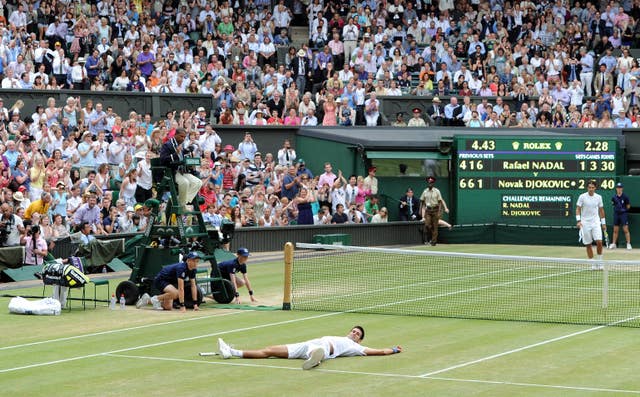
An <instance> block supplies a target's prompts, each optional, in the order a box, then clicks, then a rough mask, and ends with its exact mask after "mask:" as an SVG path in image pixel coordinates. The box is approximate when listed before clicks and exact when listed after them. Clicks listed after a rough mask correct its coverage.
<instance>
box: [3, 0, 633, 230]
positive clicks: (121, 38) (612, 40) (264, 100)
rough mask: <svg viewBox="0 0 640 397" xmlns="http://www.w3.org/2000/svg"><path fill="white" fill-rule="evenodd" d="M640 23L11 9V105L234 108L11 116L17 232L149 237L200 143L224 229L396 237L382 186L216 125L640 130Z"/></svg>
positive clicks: (363, 10)
mask: <svg viewBox="0 0 640 397" xmlns="http://www.w3.org/2000/svg"><path fill="white" fill-rule="evenodd" d="M639 18H640V0H633V1H631V0H623V1H621V2H597V3H596V2H585V3H582V2H580V1H573V2H570V1H563V0H556V1H554V2H552V1H549V0H541V1H538V2H531V1H528V0H525V1H514V2H507V1H502V0H490V1H486V0H469V1H455V2H454V1H453V0H438V1H423V0H418V1H409V0H390V1H389V0H382V1H380V2H378V1H370V0H364V1H351V2H348V3H347V2H341V1H337V0H327V1H321V0H311V2H310V3H309V4H306V2H304V1H300V0H278V1H277V4H276V3H271V2H270V1H266V0H231V1H228V0H221V1H218V2H209V1H206V0H188V1H184V0H181V1H166V2H163V1H161V0H155V1H146V0H144V1H143V0H132V1H126V2H125V1H119V0H103V1H98V2H89V1H87V0H78V1H76V2H69V1H64V0H63V1H56V0H40V1H33V2H16V3H14V2H11V3H8V2H6V1H4V0H2V1H0V33H1V34H2V40H1V42H0V74H1V77H2V82H1V86H2V88H3V89H21V90H61V89H74V90H85V91H88V90H92V91H103V90H115V91H132V92H155V93H181V94H182V93H185V94H204V95H211V96H212V97H213V99H214V101H213V103H214V104H215V105H214V106H213V108H212V109H204V108H199V109H188V110H182V111H180V112H179V113H177V112H173V111H172V112H168V113H167V114H166V117H164V118H163V119H162V120H152V118H151V116H150V115H149V114H146V115H140V114H138V113H136V112H133V111H132V112H131V113H129V114H115V113H114V112H113V110H112V108H111V106H110V105H112V104H108V103H105V104H102V103H93V101H92V100H84V101H82V102H81V101H80V99H79V98H76V97H73V96H69V97H68V99H67V100H66V101H65V102H64V103H56V100H55V99H53V98H49V100H48V101H47V103H46V104H45V103H43V104H41V106H39V107H38V108H37V110H36V112H35V113H33V114H32V115H25V114H21V113H20V110H21V109H22V106H21V103H20V101H18V103H16V104H14V105H13V106H11V107H10V108H7V107H6V106H9V104H4V103H2V102H1V100H0V137H1V139H2V147H1V149H2V162H0V167H2V169H1V171H2V176H1V177H0V186H1V187H2V188H3V189H4V193H3V195H2V199H1V201H2V202H3V208H5V207H6V208H5V209H6V211H5V210H3V213H4V214H7V213H8V212H10V213H14V214H16V215H18V216H19V217H20V219H21V220H24V221H27V222H31V223H32V224H38V223H43V224H44V223H46V222H48V223H50V225H49V226H50V229H51V233H50V234H51V235H52V236H55V230H59V232H60V233H63V232H64V230H66V232H68V231H69V230H70V228H74V227H76V226H77V225H80V224H82V223H83V222H90V223H91V224H94V226H93V228H94V233H113V232H117V231H136V230H139V229H141V228H143V227H144V222H145V211H148V209H147V208H145V207H144V206H143V205H140V204H137V203H143V202H144V199H146V198H148V197H149V195H150V194H151V180H150V171H149V161H150V159H151V158H153V157H154V156H156V155H157V154H158V152H159V149H160V146H161V145H162V143H163V142H164V141H166V139H168V138H170V137H171V136H172V134H173V133H175V130H176V128H179V127H183V128H185V129H186V130H187V131H188V132H189V136H188V139H187V142H186V143H185V144H186V145H190V146H194V149H195V150H194V153H195V154H196V155H199V156H202V157H203V165H202V167H201V169H200V170H199V175H200V177H201V178H203V180H204V182H205V183H204V184H203V190H202V191H201V194H202V196H203V197H204V198H205V201H206V204H205V205H204V207H203V209H206V211H207V213H208V215H207V219H208V220H209V222H211V223H213V224H217V223H219V221H220V218H222V217H228V218H230V219H231V220H233V221H234V222H235V223H236V224H237V225H243V226H245V225H281V224H289V223H293V222H297V223H302V224H306V223H315V222H320V223H323V222H324V223H326V222H329V223H330V222H334V221H335V222H339V221H342V220H345V219H346V221H351V222H353V221H354V220H360V221H379V220H384V219H385V217H386V210H385V211H383V210H382V209H380V211H377V203H376V200H377V199H376V196H375V194H376V189H377V185H376V187H375V188H374V185H373V184H372V182H371V181H372V179H371V178H373V179H375V177H374V176H373V175H372V174H370V175H368V176H367V178H369V182H367V178H363V177H358V176H350V177H349V179H348V180H346V178H344V176H342V175H341V174H340V173H338V175H334V179H335V180H333V179H332V180H331V181H328V180H326V178H325V179H323V178H322V177H320V178H315V179H314V175H313V174H312V173H311V171H310V170H308V169H306V168H305V167H304V162H303V161H301V160H300V159H299V157H296V156H295V155H294V154H289V155H288V157H286V158H281V157H280V152H283V153H289V152H287V151H286V150H285V149H286V147H283V148H282V149H281V150H280V151H279V152H278V153H273V154H269V153H265V154H264V155H263V154H262V153H260V152H259V150H258V148H257V146H256V144H255V142H253V140H252V137H251V136H250V135H248V137H247V138H246V139H245V140H243V141H242V142H240V143H239V144H238V143H234V142H227V141H224V142H223V138H224V137H220V136H219V135H218V134H217V133H216V132H215V130H214V127H215V125H217V124H233V125H279V124H281V125H324V126H335V125H339V126H352V125H367V126H375V125H379V124H381V122H382V120H381V119H382V118H381V117H380V100H379V99H378V97H380V96H394V95H396V96H399V95H407V94H411V95H417V96H424V97H425V103H426V104H427V105H425V106H424V107H423V108H419V109H415V110H414V111H413V116H412V120H409V122H408V123H405V121H404V120H403V118H402V115H398V119H397V120H396V121H395V122H394V125H397V126H404V125H409V126H412V125H417V126H421V125H428V124H430V125H444V126H467V127H471V128H476V127H494V128H495V127H585V128H595V127H602V128H610V127H622V128H627V127H636V126H638V123H640V120H639V119H638V113H639V107H638V98H639V95H640V88H639V87H638V84H639V83H638V79H640V66H639V65H638V60H637V59H635V58H633V57H632V56H631V51H630V50H633V49H634V48H636V47H638V43H639V41H640V24H638V23H636V21H638V19H639ZM293 25H296V26H307V27H308V42H307V43H304V44H303V45H293V44H292V37H291V27H292V26H293ZM441 98H442V99H441ZM445 98H446V99H445ZM507 99H508V100H507ZM443 100H444V101H447V102H448V103H447V105H446V106H443V105H442V101H443ZM413 119H415V121H414V120H413ZM328 167H329V173H331V169H330V165H328ZM325 171H326V169H325ZM373 172H374V174H375V170H373ZM325 174H326V172H325ZM325 174H323V175H325ZM323 181H325V182H326V183H323ZM336 181H337V182H336ZM350 189H351V190H352V191H351V192H349V190H350ZM354 190H357V193H356V194H354V193H353V191H354ZM112 191H116V192H118V194H117V195H114V194H110V193H111V192H112ZM299 191H300V194H298V193H299ZM336 192H337V193H336ZM340 192H342V193H340ZM364 192H369V193H368V194H367V193H364ZM116 196H117V199H116V200H113V198H115V197H116ZM340 196H344V197H340ZM345 197H348V199H347V198H345ZM244 203H247V204H246V205H244ZM313 203H315V204H313ZM4 204H6V206H4ZM338 204H342V207H343V208H339V207H340V205H338ZM136 206H139V207H140V208H139V209H136ZM311 206H313V208H314V209H313V210H311V215H309V212H308V208H307V207H311ZM316 207H318V208H317V211H316V210H315V209H316ZM301 208H302V209H301ZM266 209H269V211H266ZM325 210H326V212H325ZM301 213H302V216H301ZM335 213H339V214H341V215H339V217H338V218H335ZM35 214H39V215H38V216H35V217H34V215H35ZM78 214H80V215H78ZM344 214H346V215H345V216H343V215H344ZM358 214H359V215H358ZM378 215H379V216H378ZM3 216H9V215H3ZM376 216H378V217H377V218H376ZM314 217H315V219H314ZM301 218H302V219H301ZM318 218H319V219H318ZM1 221H2V219H0V223H1ZM45 226H46V225H45ZM63 229H64V230H63ZM22 230H24V229H22ZM45 234H46V233H45ZM0 237H1V236H0ZM12 241H15V238H14V239H13V240H12Z"/></svg>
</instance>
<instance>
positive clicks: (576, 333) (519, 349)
mask: <svg viewBox="0 0 640 397" xmlns="http://www.w3.org/2000/svg"><path fill="white" fill-rule="evenodd" d="M637 318H640V316H635V317H630V318H627V319H624V320H618V321H615V322H612V323H610V324H606V325H599V326H597V327H592V328H588V329H585V330H582V331H578V332H573V333H571V334H567V335H562V336H558V337H555V338H551V339H547V340H543V341H540V342H537V343H533V344H530V345H527V346H522V347H519V348H517V349H512V350H508V351H506V352H502V353H498V354H493V355H491V356H487V357H482V358H479V359H477V360H472V361H467V362H464V363H460V364H457V365H452V366H451V367H447V368H443V369H439V370H437V371H431V372H427V373H426V374H422V375H420V376H421V377H423V378H426V377H431V376H433V375H437V374H441V373H443V372H449V371H453V370H454V369H458V368H463V367H468V366H470V365H473V364H479V363H482V362H485V361H489V360H493V359H494V358H500V357H504V356H508V355H510V354H513V353H519V352H521V351H524V350H529V349H533V348H535V347H539V346H544V345H548V344H549V343H553V342H558V341H561V340H564V339H568V338H572V337H574V336H578V335H583V334H587V333H590V332H593V331H598V330H600V329H603V328H606V327H609V326H614V325H618V324H621V323H625V322H627V321H633V320H636V319H637Z"/></svg>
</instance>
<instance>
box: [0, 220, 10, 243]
mask: <svg viewBox="0 0 640 397" xmlns="http://www.w3.org/2000/svg"><path fill="white" fill-rule="evenodd" d="M12 218H13V217H12ZM12 226H13V219H7V220H4V221H2V222H0V245H1V246H5V244H6V243H7V240H8V239H9V234H11V227H12Z"/></svg>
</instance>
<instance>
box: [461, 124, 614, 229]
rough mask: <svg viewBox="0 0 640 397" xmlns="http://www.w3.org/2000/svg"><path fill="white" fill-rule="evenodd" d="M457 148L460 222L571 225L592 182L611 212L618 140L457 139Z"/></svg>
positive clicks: (586, 138) (551, 138)
mask: <svg viewBox="0 0 640 397" xmlns="http://www.w3.org/2000/svg"><path fill="white" fill-rule="evenodd" d="M455 145H456V149H457V150H456V155H455V168H456V174H455V175H456V179H455V183H456V186H455V187H454V191H455V192H456V194H455V203H453V204H455V208H456V212H455V215H456V222H457V223H461V224H465V223H466V224H468V223H494V222H497V223H509V224H524V225H543V224H544V225H558V226H564V225H573V224H575V204H576V201H577V199H578V196H579V195H580V194H582V193H584V192H585V191H586V190H587V182H588V181H589V180H591V179H594V180H595V181H596V182H597V184H598V189H597V192H598V193H599V194H600V195H602V196H603V201H604V204H605V210H607V209H608V208H607V204H608V202H609V197H610V196H611V195H612V194H613V190H614V188H615V183H616V175H617V173H618V172H617V171H618V167H619V164H618V162H619V160H620V158H621V157H622V156H618V141H617V139H615V138H613V139H610V138H598V137H580V138H573V137H553V136H550V137H539V136H535V137H534V136H531V137H527V136H515V137H506V136H505V137H503V136H500V137H483V136H457V137H456V140H455ZM607 212H610V211H607Z"/></svg>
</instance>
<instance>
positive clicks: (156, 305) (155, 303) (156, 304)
mask: <svg viewBox="0 0 640 397" xmlns="http://www.w3.org/2000/svg"><path fill="white" fill-rule="evenodd" d="M149 302H151V304H152V305H153V308H154V310H164V309H162V304H161V303H160V301H159V300H158V297H157V296H152V297H151V299H149Z"/></svg>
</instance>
